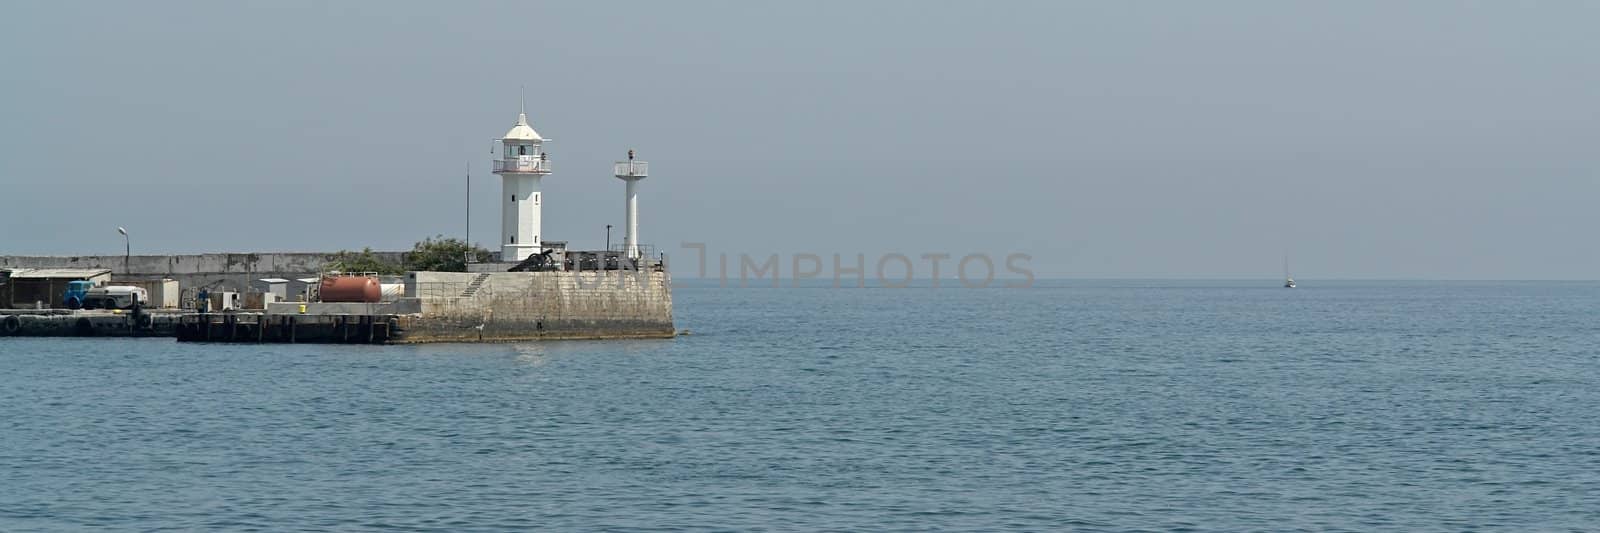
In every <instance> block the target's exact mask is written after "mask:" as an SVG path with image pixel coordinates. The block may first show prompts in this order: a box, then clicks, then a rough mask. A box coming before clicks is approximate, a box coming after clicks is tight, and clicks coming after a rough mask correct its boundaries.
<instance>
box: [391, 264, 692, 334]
mask: <svg viewBox="0 0 1600 533" xmlns="http://www.w3.org/2000/svg"><path fill="white" fill-rule="evenodd" d="M406 296H407V297H408V298H416V299H417V301H418V302H419V304H420V305H421V314H420V318H418V319H415V320H408V321H406V324H405V325H404V327H403V328H404V334H403V335H402V342H482V341H522V340H536V339H614V338H666V337H671V336H673V335H674V334H675V330H674V329H673V324H672V287H671V278H670V276H669V275H668V274H667V273H666V272H657V271H643V272H632V271H619V270H610V271H598V272H596V271H588V272H496V273H456V272H412V273H409V274H407V279H406Z"/></svg>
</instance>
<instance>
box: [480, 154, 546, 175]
mask: <svg viewBox="0 0 1600 533" xmlns="http://www.w3.org/2000/svg"><path fill="white" fill-rule="evenodd" d="M494 171H495V172H549V171H550V161H549V160H548V159H534V158H532V157H529V158H526V159H496V160H494Z"/></svg>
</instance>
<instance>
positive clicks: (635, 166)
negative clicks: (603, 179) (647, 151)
mask: <svg viewBox="0 0 1600 533" xmlns="http://www.w3.org/2000/svg"><path fill="white" fill-rule="evenodd" d="M616 170H617V173H616V175H618V176H648V175H649V174H650V164H649V163H646V162H644V161H618V162H617V169H616Z"/></svg>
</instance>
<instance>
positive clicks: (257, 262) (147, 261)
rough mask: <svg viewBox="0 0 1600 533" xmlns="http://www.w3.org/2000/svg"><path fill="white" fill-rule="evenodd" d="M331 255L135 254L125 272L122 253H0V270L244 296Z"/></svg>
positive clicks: (390, 255)
mask: <svg viewBox="0 0 1600 533" xmlns="http://www.w3.org/2000/svg"><path fill="white" fill-rule="evenodd" d="M406 253H407V252H373V254H374V255H376V256H378V257H379V258H380V259H383V260H385V261H391V262H394V263H396V264H398V263H400V262H401V261H403V260H404V259H405V254H406ZM335 255H336V254H333V253H320V252H275V253H238V254H228V253H222V254H192V255H135V256H131V257H128V264H127V267H126V268H124V267H123V256H120V255H78V256H22V255H0V268H6V267H12V268H50V267H60V268H109V269H111V271H112V277H113V278H114V279H119V280H128V279H161V278H166V279H173V280H177V281H178V283H179V284H180V285H182V288H183V292H184V295H185V296H193V294H192V293H193V292H194V291H195V290H197V289H198V288H200V287H206V288H208V289H209V290H212V291H219V290H231V291H236V292H246V290H247V289H249V288H250V287H251V285H252V283H253V282H254V281H255V280H257V279H261V278H286V279H295V278H304V277H312V276H315V275H316V274H317V273H318V272H321V271H322V269H323V267H324V266H326V265H327V264H328V263H329V262H331V261H332V260H333V258H334V256H335ZM291 288H298V286H297V287H291ZM292 296H293V295H292V294H291V297H292Z"/></svg>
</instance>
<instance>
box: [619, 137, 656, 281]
mask: <svg viewBox="0 0 1600 533" xmlns="http://www.w3.org/2000/svg"><path fill="white" fill-rule="evenodd" d="M649 169H650V164H649V163H645V162H644V161H638V160H635V159H634V158H633V150H628V160H627V161H618V162H617V165H616V176H617V178H618V179H621V180H622V181H623V182H624V183H627V189H626V192H625V195H626V209H627V215H626V218H625V222H626V223H627V232H628V233H627V235H626V236H625V237H624V238H623V240H622V250H623V252H625V253H627V255H628V259H638V258H639V180H642V179H644V178H645V177H646V176H648V175H649V174H650V172H649Z"/></svg>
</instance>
